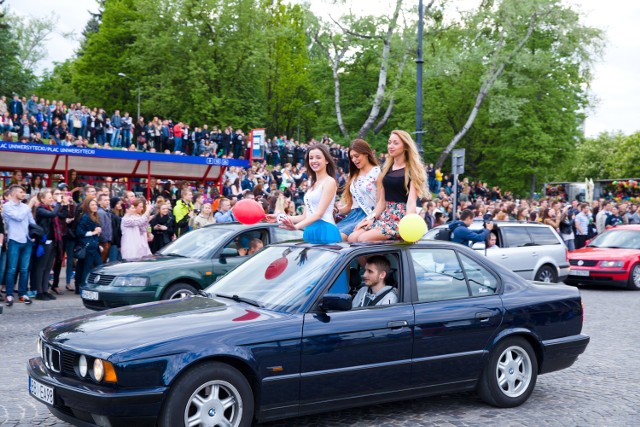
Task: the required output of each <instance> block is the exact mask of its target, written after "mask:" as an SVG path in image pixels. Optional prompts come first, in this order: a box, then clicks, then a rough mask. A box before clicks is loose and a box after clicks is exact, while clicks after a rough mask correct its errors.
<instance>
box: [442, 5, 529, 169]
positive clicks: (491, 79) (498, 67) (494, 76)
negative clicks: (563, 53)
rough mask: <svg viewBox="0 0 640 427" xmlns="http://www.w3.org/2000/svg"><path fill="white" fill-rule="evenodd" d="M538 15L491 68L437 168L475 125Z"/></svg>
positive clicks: (527, 38) (527, 36) (523, 43)
mask: <svg viewBox="0 0 640 427" xmlns="http://www.w3.org/2000/svg"><path fill="white" fill-rule="evenodd" d="M537 16H538V14H537V13H535V12H534V13H533V14H532V15H531V18H530V19H529V26H528V28H527V32H526V34H525V35H524V36H523V37H522V39H521V40H520V42H519V43H518V45H517V46H516V48H515V49H514V50H513V51H512V52H511V53H510V54H509V55H508V56H507V57H506V58H505V59H504V60H503V61H499V62H496V63H495V64H494V66H493V68H492V69H491V71H490V72H489V74H488V75H487V77H486V78H485V80H484V82H482V86H480V90H479V91H478V95H477V96H476V101H475V103H474V104H473V108H472V109H471V113H469V117H468V118H467V121H466V122H465V124H464V126H462V128H461V129H460V131H459V132H458V133H457V134H456V135H455V136H454V137H453V139H452V140H451V142H450V143H449V145H447V147H446V148H445V149H444V151H443V152H442V154H440V157H439V158H438V161H437V162H436V166H435V167H436V169H438V168H441V167H442V165H443V164H444V161H445V160H446V159H447V157H449V154H451V151H453V149H454V148H455V147H456V144H458V142H460V140H461V139H462V138H464V136H465V135H466V134H467V132H469V129H471V126H472V125H473V122H474V121H475V119H476V116H477V115H478V111H479V110H480V107H481V106H482V103H483V102H484V100H485V98H486V97H487V95H488V94H489V91H490V90H491V88H492V87H493V85H494V83H495V82H496V80H498V78H499V77H500V76H501V75H502V73H503V72H504V68H505V67H506V66H507V64H509V63H510V62H511V61H512V60H513V58H514V57H515V55H516V54H517V53H518V52H519V51H520V50H521V49H522V47H523V46H524V45H525V43H526V42H527V40H529V38H530V37H531V34H532V33H533V29H534V27H535V23H536V19H537Z"/></svg>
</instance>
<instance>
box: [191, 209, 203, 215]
mask: <svg viewBox="0 0 640 427" xmlns="http://www.w3.org/2000/svg"><path fill="white" fill-rule="evenodd" d="M200 212H201V211H200V209H194V210H193V213H195V214H196V215H199V214H200Z"/></svg>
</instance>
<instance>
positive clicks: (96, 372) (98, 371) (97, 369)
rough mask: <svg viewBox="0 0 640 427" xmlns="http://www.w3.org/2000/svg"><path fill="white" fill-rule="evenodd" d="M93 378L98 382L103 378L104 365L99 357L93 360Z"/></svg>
mask: <svg viewBox="0 0 640 427" xmlns="http://www.w3.org/2000/svg"><path fill="white" fill-rule="evenodd" d="M93 378H94V379H95V380H96V381H98V382H99V381H102V378H104V365H103V364H102V360H100V359H96V360H94V361H93Z"/></svg>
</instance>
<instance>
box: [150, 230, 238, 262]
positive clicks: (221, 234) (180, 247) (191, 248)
mask: <svg viewBox="0 0 640 427" xmlns="http://www.w3.org/2000/svg"><path fill="white" fill-rule="evenodd" d="M231 231H232V230H229V229H224V228H222V227H216V226H213V227H205V228H200V229H197V230H193V231H190V232H189V233H187V234H185V235H184V236H182V237H180V238H179V239H176V240H174V241H173V242H171V243H169V244H168V245H167V246H165V247H164V248H162V249H160V250H159V251H158V253H159V254H160V255H170V256H177V257H186V258H202V259H204V258H211V257H212V256H213V252H214V251H215V250H216V249H217V248H218V247H219V246H220V244H222V243H223V241H224V240H226V239H227V238H228V237H229V234H230V233H231Z"/></svg>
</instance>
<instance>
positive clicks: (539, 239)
mask: <svg viewBox="0 0 640 427" xmlns="http://www.w3.org/2000/svg"><path fill="white" fill-rule="evenodd" d="M527 230H528V231H529V234H531V236H532V237H533V242H534V243H535V244H536V245H559V244H560V241H559V240H558V237H556V234H555V233H554V232H553V230H551V229H550V228H547V227H527Z"/></svg>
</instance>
